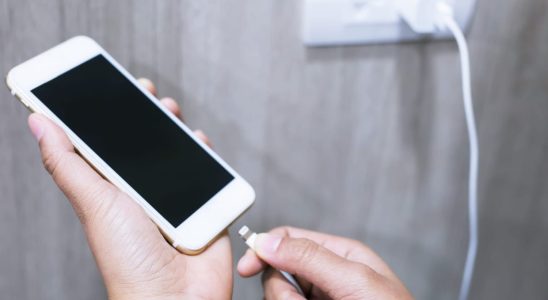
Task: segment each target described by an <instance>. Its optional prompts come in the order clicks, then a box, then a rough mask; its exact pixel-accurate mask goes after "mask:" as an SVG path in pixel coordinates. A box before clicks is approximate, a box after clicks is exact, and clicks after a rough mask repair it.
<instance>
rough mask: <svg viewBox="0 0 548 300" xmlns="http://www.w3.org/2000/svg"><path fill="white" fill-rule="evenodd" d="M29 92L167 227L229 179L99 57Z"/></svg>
mask: <svg viewBox="0 0 548 300" xmlns="http://www.w3.org/2000/svg"><path fill="white" fill-rule="evenodd" d="M32 93H33V94H34V95H35V96H36V97H37V98H38V99H40V101H42V102H43V103H44V104H45V105H46V106H47V107H48V108H49V109H50V110H51V111H52V112H53V113H54V114H55V115H56V116H57V117H58V118H59V119H60V120H62V121H63V122H64V123H65V124H66V125H67V126H68V127H69V128H70V129H71V130H72V131H73V132H74V133H75V134H76V135H77V136H78V137H79V138H80V139H81V140H82V141H84V142H85V143H86V144H87V145H88V146H89V147H90V148H91V149H92V150H93V151H95V153H96V154H97V155H98V156H99V157H101V158H102V159H103V160H104V161H105V162H106V163H107V164H108V165H109V166H110V167H111V168H112V169H113V170H114V171H116V172H117V173H118V175H120V176H121V177H122V178H123V179H124V180H125V181H126V182H127V183H128V184H129V185H130V186H131V187H132V188H133V189H134V190H135V191H137V192H138V193H139V194H140V195H141V196H142V197H143V198H144V199H145V200H146V201H147V202H148V203H149V204H150V205H151V206H152V207H154V208H155V209H156V210H157V211H158V212H159V213H160V214H161V215H162V216H163V217H164V218H165V219H166V220H167V221H168V222H170V223H171V225H173V226H174V227H177V226H179V225H180V224H181V223H182V222H183V221H184V220H185V219H187V218H188V217H189V216H190V215H192V213H194V212H195V211H196V210H197V209H198V208H200V207H201V206H202V205H203V204H205V203H206V202H207V201H208V200H209V199H211V198H212V197H213V196H214V195H215V194H217V193H218V192H219V191H220V190H222V189H223V187H225V186H226V185H227V184H228V183H230V182H231V181H232V180H233V179H234V176H233V175H232V174H231V173H229V172H228V171H227V170H226V169H225V168H224V167H223V166H221V165H220V164H219V163H218V162H217V161H216V160H215V159H214V158H213V157H211V156H210V155H209V154H208V153H207V152H206V151H205V150H204V149H202V147H200V145H198V144H197V143H196V142H195V141H194V140H193V139H192V138H191V137H190V136H189V135H188V134H186V133H185V132H184V131H183V130H182V129H181V128H180V127H179V126H178V125H177V124H176V123H175V122H173V120H171V119H170V118H169V117H167V116H166V115H165V113H164V112H162V110H161V109H160V108H158V107H157V106H156V105H155V104H154V103H152V101H151V100H150V99H149V98H148V97H147V96H146V95H145V94H143V93H142V92H141V91H140V90H139V89H138V88H137V87H136V86H135V85H134V84H133V83H132V82H131V81H129V80H128V79H127V78H126V77H125V76H124V75H123V74H122V73H121V72H120V71H118V70H117V69H116V67H114V66H113V65H112V64H111V63H110V62H109V61H108V60H107V59H106V58H105V57H104V56H102V55H98V56H96V57H94V58H92V59H90V60H88V61H86V62H85V63H83V64H81V65H79V66H77V67H75V68H73V69H71V70H69V71H68V72H66V73H64V74H62V75H60V76H58V77H56V78H54V79H53V80H51V81H49V82H47V83H45V84H43V85H41V86H39V87H37V88H35V89H33V90H32ZM75 176H77V174H75Z"/></svg>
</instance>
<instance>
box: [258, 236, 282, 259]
mask: <svg viewBox="0 0 548 300" xmlns="http://www.w3.org/2000/svg"><path fill="white" fill-rule="evenodd" d="M281 241H282V238H281V237H279V236H275V235H271V234H268V233H261V234H259V235H257V239H256V240H255V250H256V251H257V253H258V254H259V256H266V257H270V256H272V255H274V254H275V253H276V250H278V246H280V243H281Z"/></svg>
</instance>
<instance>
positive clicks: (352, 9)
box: [303, 0, 476, 46]
mask: <svg viewBox="0 0 548 300" xmlns="http://www.w3.org/2000/svg"><path fill="white" fill-rule="evenodd" d="M396 1H405V0H304V9H303V12H304V18H303V41H304V43H305V44H306V45H308V46H333V45H346V44H384V43H395V42H402V41H412V40H421V39H444V38H448V37H449V36H450V35H449V32H445V33H437V34H433V35H432V34H430V35H424V34H417V33H415V32H414V31H412V30H411V29H410V28H409V26H408V25H407V24H405V23H404V22H403V21H402V20H401V19H400V17H399V15H398V13H397V11H396V8H395V7H396V4H395V3H396ZM448 2H449V3H450V4H453V7H454V8H455V18H456V19H457V22H458V23H459V24H460V26H461V28H464V30H467V29H468V26H469V25H470V23H471V21H472V17H473V14H474V11H475V6H476V0H452V1H448Z"/></svg>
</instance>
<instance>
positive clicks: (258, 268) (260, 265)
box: [237, 249, 268, 277]
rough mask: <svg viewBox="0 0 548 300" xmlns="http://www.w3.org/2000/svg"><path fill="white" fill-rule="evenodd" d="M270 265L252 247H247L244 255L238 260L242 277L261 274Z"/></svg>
mask: <svg viewBox="0 0 548 300" xmlns="http://www.w3.org/2000/svg"><path fill="white" fill-rule="evenodd" d="M267 266H268V265H267V264H265V263H264V262H263V261H262V260H261V259H260V258H258V257H257V255H255V252H253V251H252V250H251V249H247V251H246V252H245V254H244V256H242V258H240V261H238V267H237V269H238V273H239V274H240V276H242V277H251V276H255V275H257V274H259V273H260V272H262V271H263V270H264V269H266V267H267Z"/></svg>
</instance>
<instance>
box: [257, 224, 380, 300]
mask: <svg viewBox="0 0 548 300" xmlns="http://www.w3.org/2000/svg"><path fill="white" fill-rule="evenodd" d="M255 248H256V251H257V255H258V256H259V257H260V258H261V259H262V260H264V261H265V262H266V263H268V264H270V265H271V266H272V267H274V268H276V269H279V270H283V271H286V272H289V273H291V274H295V275H297V276H298V277H301V278H303V279H305V280H306V281H308V282H310V283H312V284H313V285H315V286H317V287H318V288H320V289H321V290H322V291H325V292H326V293H327V294H328V295H329V296H330V297H331V298H335V299H338V298H341V297H342V296H344V295H340V293H342V291H344V290H348V286H356V287H360V286H361V287H364V286H365V287H366V288H367V286H369V285H374V284H375V282H379V281H380V280H381V278H382V277H380V275H379V274H378V273H376V272H375V271H374V270H373V269H371V268H369V267H368V266H366V265H364V264H359V263H355V262H351V261H349V260H346V259H344V258H343V257H341V256H339V255H337V254H335V253H333V252H332V251H330V250H328V249H326V248H324V247H322V246H320V245H319V244H317V243H315V242H313V241H311V240H309V239H295V238H291V237H281V236H275V235H272V234H266V233H261V234H259V235H258V236H257V240H256V242H255Z"/></svg>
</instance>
